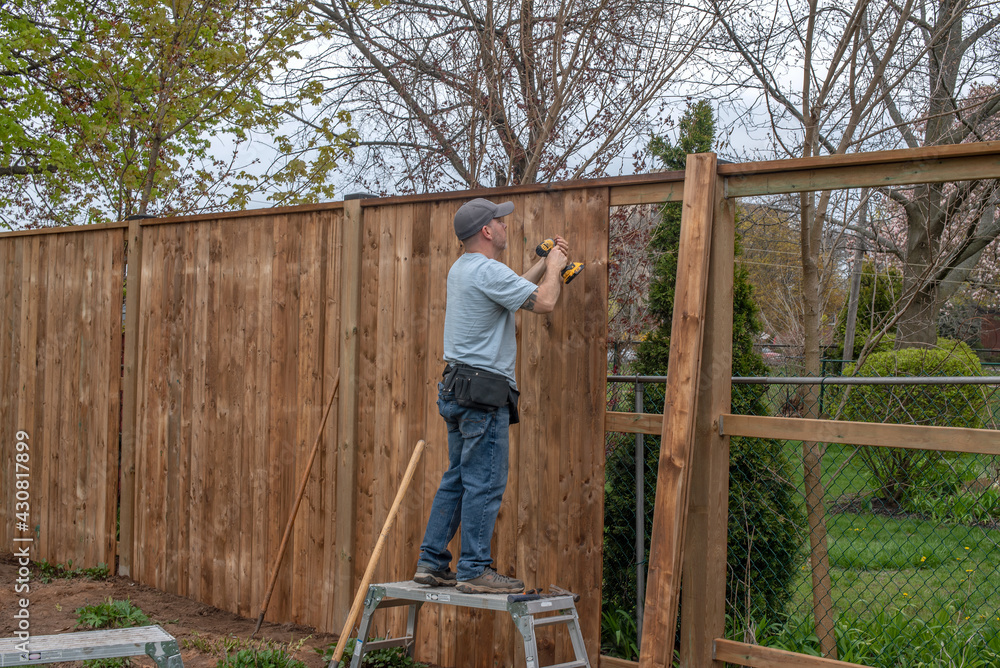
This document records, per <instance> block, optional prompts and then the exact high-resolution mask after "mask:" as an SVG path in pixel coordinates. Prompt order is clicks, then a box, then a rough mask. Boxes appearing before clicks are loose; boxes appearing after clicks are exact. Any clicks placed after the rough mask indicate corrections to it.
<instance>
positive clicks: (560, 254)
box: [545, 237, 569, 273]
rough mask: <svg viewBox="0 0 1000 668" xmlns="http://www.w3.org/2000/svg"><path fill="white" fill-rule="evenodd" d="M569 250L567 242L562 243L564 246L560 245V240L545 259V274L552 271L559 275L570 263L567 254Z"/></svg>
mask: <svg viewBox="0 0 1000 668" xmlns="http://www.w3.org/2000/svg"><path fill="white" fill-rule="evenodd" d="M557 239H558V237H557ZM567 250H569V246H568V245H566V242H565V241H563V242H562V245H560V244H559V240H557V241H556V245H555V247H554V248H553V249H552V250H550V251H549V254H548V255H547V256H546V257H545V273H548V272H550V271H555V272H556V273H559V272H560V271H562V270H563V267H565V266H566V263H567V262H568V261H569V256H568V255H567V254H566V251H567Z"/></svg>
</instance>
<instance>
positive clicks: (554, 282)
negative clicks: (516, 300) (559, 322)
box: [521, 246, 566, 313]
mask: <svg viewBox="0 0 1000 668" xmlns="http://www.w3.org/2000/svg"><path fill="white" fill-rule="evenodd" d="M542 264H543V263H541V262H539V263H538V264H536V265H535V267H537V266H539V265H542ZM565 266H566V254H565V253H563V251H562V249H561V248H559V247H558V246H557V247H556V248H553V249H552V250H551V251H549V255H548V257H546V258H545V262H544V267H545V272H544V274H543V275H542V280H541V283H539V284H538V288H537V289H536V290H535V291H534V292H532V293H531V295H530V296H529V297H528V298H527V299H526V300H524V303H523V304H521V308H522V309H524V310H525V311H531V312H532V313H551V312H552V310H553V309H554V308H555V307H556V302H557V301H559V293H560V291H561V290H562V276H560V273H561V272H562V270H563V267H565ZM535 267H532V269H534V268H535ZM528 280H531V279H528Z"/></svg>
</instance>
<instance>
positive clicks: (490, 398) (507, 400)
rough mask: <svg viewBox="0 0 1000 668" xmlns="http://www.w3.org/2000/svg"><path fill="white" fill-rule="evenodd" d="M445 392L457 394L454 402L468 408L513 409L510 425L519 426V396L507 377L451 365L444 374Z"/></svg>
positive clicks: (465, 366)
mask: <svg viewBox="0 0 1000 668" xmlns="http://www.w3.org/2000/svg"><path fill="white" fill-rule="evenodd" d="M443 381H444V389H446V390H451V391H453V392H454V393H455V401H457V402H458V405H459V406H464V407H465V408H478V409H479V410H484V411H488V410H494V409H496V408H500V407H501V406H508V405H509V406H510V409H511V410H510V414H511V420H510V422H511V424H517V397H518V393H517V392H516V391H514V390H513V389H512V388H511V386H510V383H508V382H507V378H506V377H504V376H501V375H499V374H496V373H491V372H489V371H483V370H482V369H477V368H475V367H471V366H467V365H464V364H463V365H456V366H451V365H449V366H448V367H447V368H446V369H445V372H444V378H443Z"/></svg>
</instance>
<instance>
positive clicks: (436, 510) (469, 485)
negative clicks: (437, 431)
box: [417, 383, 510, 580]
mask: <svg viewBox="0 0 1000 668" xmlns="http://www.w3.org/2000/svg"><path fill="white" fill-rule="evenodd" d="M438 412H440V413H441V417H443V418H444V421H445V424H446V425H447V426H448V470H447V471H445V473H444V475H443V476H442V477H441V485H440V486H439V487H438V491H437V494H435V495H434V504H433V505H432V506H431V516H430V519H429V520H428V521H427V530H426V531H425V532H424V542H423V544H422V545H421V546H420V560H419V561H418V562H417V565H418V566H427V567H429V568H432V569H434V570H442V569H446V568H448V565H449V564H450V563H451V552H449V551H448V543H449V542H451V539H452V538H454V537H455V533H456V532H457V531H458V526H459V524H461V525H462V552H461V554H460V555H459V558H458V569H457V571H458V572H457V577H458V579H459V580H472V579H474V578H477V577H479V576H480V575H482V573H483V571H484V570H486V567H487V566H489V565H490V564H491V563H493V560H492V559H491V558H490V540H491V539H492V538H493V525H494V524H496V521H497V514H498V513H499V512H500V501H501V499H503V493H504V490H505V489H506V488H507V467H508V460H507V452H508V449H509V440H508V433H507V432H508V430H509V428H510V413H509V409H508V408H507V406H503V407H501V408H497V409H494V410H485V411H484V410H479V409H476V408H464V407H462V406H459V405H458V402H457V401H455V393H454V392H451V391H445V390H444V388H443V387H442V385H441V384H440V383H439V384H438Z"/></svg>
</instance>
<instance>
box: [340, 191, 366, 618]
mask: <svg viewBox="0 0 1000 668" xmlns="http://www.w3.org/2000/svg"><path fill="white" fill-rule="evenodd" d="M343 225H344V229H343V233H342V234H341V239H342V240H343V246H342V248H341V253H340V285H341V299H342V305H341V308H340V337H339V338H340V402H339V406H338V408H337V414H338V415H339V416H340V418H339V419H338V420H337V527H336V543H335V545H336V549H337V559H336V563H335V572H334V574H333V576H334V583H335V585H334V600H333V610H334V619H333V623H334V625H336V626H342V625H343V622H344V620H346V619H347V615H348V612H349V611H350V608H351V597H352V595H353V593H354V582H353V577H352V574H353V569H352V566H353V555H354V524H355V517H354V515H355V508H356V506H355V498H354V495H355V493H356V492H357V485H356V483H355V480H354V478H355V473H356V472H357V458H356V455H357V445H358V444H357V435H358V429H357V426H358V425H357V415H358V323H359V320H360V317H361V316H360V313H361V252H362V248H361V246H362V244H363V239H364V237H363V236H362V229H363V227H364V216H363V214H362V209H361V200H360V199H349V200H345V201H344V221H343Z"/></svg>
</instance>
